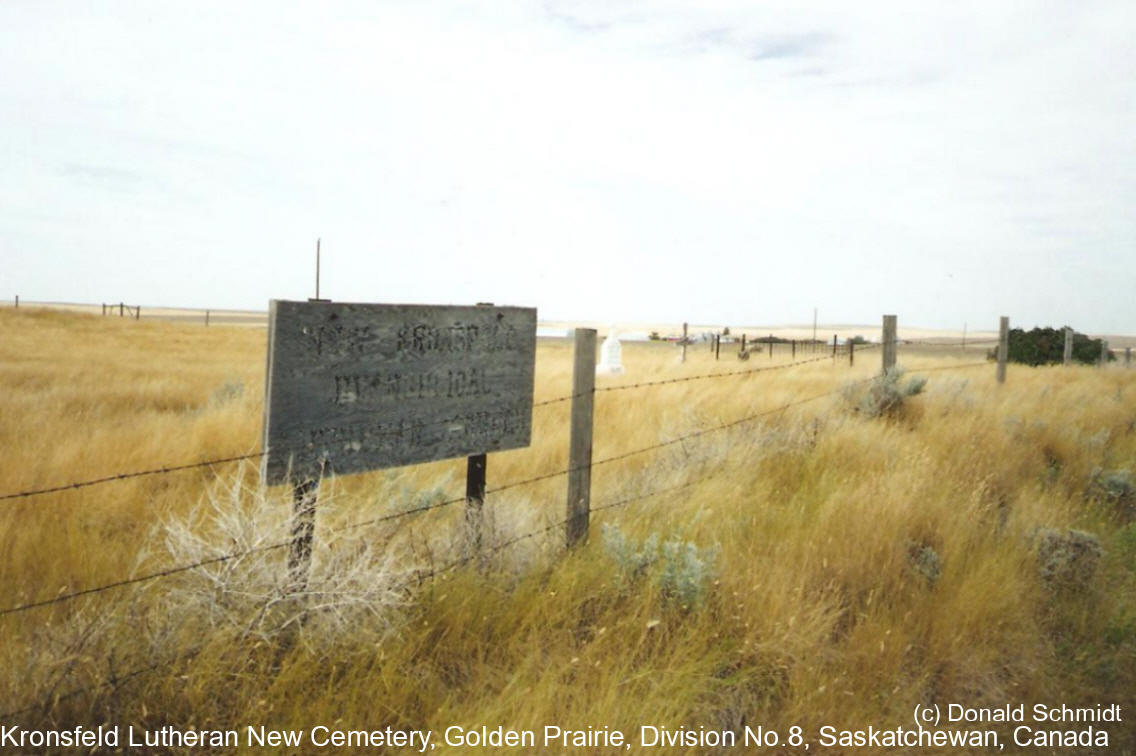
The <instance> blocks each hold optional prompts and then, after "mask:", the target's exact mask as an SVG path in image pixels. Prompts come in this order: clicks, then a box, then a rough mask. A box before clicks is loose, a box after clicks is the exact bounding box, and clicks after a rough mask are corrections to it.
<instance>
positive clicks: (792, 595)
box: [0, 308, 1136, 753]
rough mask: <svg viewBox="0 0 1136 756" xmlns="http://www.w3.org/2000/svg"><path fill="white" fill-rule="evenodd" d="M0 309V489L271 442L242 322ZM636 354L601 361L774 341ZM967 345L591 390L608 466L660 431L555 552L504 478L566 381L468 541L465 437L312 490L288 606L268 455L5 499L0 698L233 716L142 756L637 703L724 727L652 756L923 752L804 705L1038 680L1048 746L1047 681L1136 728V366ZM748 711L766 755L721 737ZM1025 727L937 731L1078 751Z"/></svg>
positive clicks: (646, 363) (165, 714)
mask: <svg viewBox="0 0 1136 756" xmlns="http://www.w3.org/2000/svg"><path fill="white" fill-rule="evenodd" d="M0 328H3V333H4V339H3V340H2V341H0V418H2V420H0V453H2V455H3V464H2V465H0V494H8V493H18V492H24V491H31V490H36V489H42V488H51V487H55V486H59V485H64V484H69V483H73V482H79V481H86V480H90V479H96V478H102V477H105V476H113V475H116V474H118V473H124V472H132V471H146V470H153V469H160V468H163V467H168V466H177V465H188V464H193V463H198V462H202V461H206V460H213V459H222V458H230V457H237V456H242V455H255V453H256V452H258V451H259V445H260V424H261V411H262V406H261V405H262V396H263V391H264V387H263V380H264V363H265V354H264V350H265V332H264V331H263V330H261V329H250V328H242V327H235V326H233V327H227V326H219V327H210V328H203V327H201V326H200V325H188V324H177V323H166V322H159V321H156V320H155V321H147V320H146V319H143V320H141V321H132V320H129V319H125V318H122V319H120V318H101V317H98V316H90V315H84V314H76V313H70V312H60V311H47V310H36V309H34V308H21V309H20V310H18V311H14V310H3V311H0ZM866 335H869V336H872V335H873V334H866ZM778 350H781V347H778ZM571 356H572V355H571V347H570V344H569V343H567V342H560V341H551V340H549V341H541V342H540V343H539V346H538V353H537V370H536V396H535V399H536V402H537V403H540V402H542V401H546V400H552V399H556V398H559V397H563V396H566V395H567V394H569V393H570V380H571ZM623 357H624V364H625V366H626V368H627V373H626V374H625V375H623V376H615V377H600V378H599V379H598V380H597V387H598V388H599V389H607V388H611V387H617V386H620V385H625V384H632V383H639V382H650V381H660V380H666V379H672V378H682V377H688V376H696V375H702V374H706V373H716V372H731V371H745V370H753V369H755V368H760V367H769V366H776V365H783V364H786V363H788V362H789V360H790V358H789V355H788V353H787V350H781V351H778V352H777V353H775V355H774V357H773V358H772V359H771V358H769V357H768V356H767V355H766V354H765V353H760V354H756V355H754V356H753V357H752V358H751V359H750V360H749V361H746V362H740V361H737V360H735V359H734V357H733V353H732V352H731V353H730V354H729V355H727V354H726V349H725V347H723V353H722V359H721V361H717V362H715V361H714V360H713V358H712V355H711V354H710V352H709V349H708V348H707V347H706V345H695V346H692V347H691V348H690V350H689V359H688V361H687V362H686V363H685V364H679V363H678V350H677V348H676V347H675V346H674V345H670V344H664V343H638V344H626V345H624V349H623ZM812 357H814V355H813V354H811V353H810V354H798V355H797V358H798V359H809V358H812ZM984 357H985V352H984V350H983V349H982V348H977V349H969V350H967V351H966V352H965V353H964V352H963V350H960V349H948V348H932V347H902V348H901V349H900V354H899V362H900V365H901V366H902V367H904V368H905V369H906V373H907V374H906V376H905V377H904V380H910V379H911V378H912V377H920V376H921V377H924V378H926V379H927V383H926V386H925V388H924V390H923V391H922V392H921V393H919V394H917V395H914V396H910V397H908V398H906V399H905V400H904V401H903V404H902V406H901V407H899V408H897V409H896V410H895V411H893V412H890V413H886V414H884V415H882V416H879V417H872V416H869V414H870V413H868V412H865V411H863V409H864V407H865V406H866V405H864V404H862V403H858V402H861V400H862V399H863V395H864V393H865V391H866V390H867V387H868V385H869V384H868V383H867V381H869V380H870V379H871V378H872V377H873V375H875V374H876V373H878V372H879V366H880V356H879V350H878V349H865V350H863V351H861V352H858V353H857V355H856V358H857V359H856V364H855V366H854V367H850V366H849V365H848V364H847V359H846V358H841V359H839V360H831V359H821V360H817V361H814V362H811V363H809V364H805V365H801V366H794V367H787V368H785V369H778V370H770V371H763V372H751V373H749V374H744V375H737V376H728V377H715V378H706V379H699V380H690V381H684V382H676V383H671V384H665V385H659V386H652V387H643V388H636V389H629V390H625V391H607V390H601V391H599V392H598V393H597V395H596V427H595V438H594V459H595V460H596V461H602V460H605V459H607V458H610V457H618V456H620V455H623V454H625V453H627V452H630V451H634V450H638V449H644V448H646V447H651V446H654V445H659V444H663V445H661V446H659V447H658V448H656V449H654V450H651V451H647V452H643V453H638V454H633V455H630V456H626V457H624V458H621V459H618V460H616V461H613V462H610V463H603V464H598V465H597V466H596V467H595V468H594V471H593V479H592V485H593V493H592V506H593V509H594V510H595V511H594V512H593V515H592V521H591V529H590V538H589V541H588V543H587V544H586V545H584V546H582V547H579V548H577V549H574V550H573V551H572V552H570V553H568V552H566V551H565V549H564V547H563V539H564V536H563V528H562V527H560V526H559V525H558V523H560V522H561V521H562V520H563V518H564V517H565V487H566V478H565V477H564V476H563V475H560V476H555V477H549V478H546V479H544V480H540V481H537V482H534V483H529V484H525V485H517V486H511V484H513V483H515V482H518V481H524V480H527V479H529V478H534V477H538V476H542V475H545V474H549V473H557V472H560V471H563V470H564V469H565V468H566V467H567V446H568V421H567V419H568V410H569V406H568V402H554V403H549V404H546V405H544V406H538V407H536V408H535V409H534V415H533V443H532V446H531V447H530V448H528V449H523V450H515V451H510V452H503V453H499V454H491V455H490V456H489V461H488V487H489V491H490V492H489V495H488V497H487V501H486V504H485V515H486V521H485V524H484V528H485V533H484V534H483V536H482V544H483V546H485V547H486V548H485V549H484V552H483V553H477V552H474V551H472V550H471V549H472V546H471V543H472V539H471V537H470V533H469V530H468V528H467V527H466V525H465V518H464V515H463V512H462V508H463V505H462V504H461V503H455V504H451V505H446V504H444V502H447V501H450V500H452V499H457V498H460V497H461V496H462V495H463V494H464V483H465V481H464V475H465V462H464V460H450V461H445V462H436V463H431V464H427V465H420V466H415V467H409V468H402V469H396V470H387V471H380V472H375V473H370V474H364V475H356V476H349V477H344V478H342V479H330V480H325V481H323V483H322V485H321V490H320V504H319V510H318V515H317V524H316V547H315V552H314V554H313V560H314V561H313V567H312V574H311V578H310V582H309V591H308V593H307V594H305V595H304V596H303V597H300V598H297V597H295V596H290V595H289V590H288V580H287V574H286V566H285V560H286V556H287V550H286V549H284V548H278V547H276V545H277V544H283V543H286V542H287V540H288V538H289V535H288V534H289V513H290V507H291V502H290V492H288V491H285V490H279V489H269V490H265V489H264V488H263V487H261V486H260V485H259V484H258V481H257V475H258V472H257V461H256V459H255V458H253V459H250V460H247V461H245V462H225V463H218V464H213V465H207V466H200V467H194V468H191V469H187V470H181V471H175V472H168V473H158V474H153V475H145V476H139V477H132V478H128V479H124V480H112V481H109V482H105V483H101V484H98V485H91V486H86V487H80V488H75V489H72V490H63V491H59V492H56V493H50V494H45V495H37V496H30V497H17V498H8V499H4V500H2V501H0V544H2V547H0V639H2V640H0V664H2V671H0V725H3V724H7V725H20V726H22V727H27V728H32V729H36V728H38V729H48V728H55V729H66V728H71V729H72V730H73V729H74V728H75V726H76V725H80V724H81V725H83V726H84V727H97V726H98V725H100V724H104V725H117V726H119V727H120V728H125V727H127V726H133V727H134V728H135V729H136V730H139V731H141V730H147V731H151V732H154V731H158V730H160V728H162V727H165V726H171V727H173V728H176V729H178V730H182V731H184V730H227V729H239V730H240V732H241V738H242V740H241V744H240V745H238V746H236V747H233V746H227V745H218V746H206V747H204V748H189V747H179V746H177V745H173V746H161V747H154V748H153V749H152V752H160V753H167V752H171V753H190V752H193V753H214V752H215V753H232V752H256V753H261V752H274V753H277V752H278V753H294V752H303V753H310V752H328V753H332V752H338V753H346V752H353V749H351V748H341V749H336V748H333V747H331V746H328V747H325V748H320V747H316V746H314V745H310V744H309V745H308V746H306V747H300V748H291V747H288V746H279V747H275V748H272V747H268V748H259V747H252V746H250V745H249V744H248V742H247V741H246V740H245V739H244V738H245V735H244V734H245V728H246V727H248V726H254V727H260V726H264V727H266V728H270V729H271V728H276V729H296V730H304V731H305V732H310V731H311V730H312V728H313V727H316V726H326V727H328V728H330V729H332V730H335V729H339V730H345V731H346V730H351V731H361V730H368V731H377V730H385V729H386V728H388V727H390V728H394V729H401V730H409V729H424V730H429V731H431V732H432V733H433V738H434V742H436V743H438V750H439V751H444V752H452V753H463V752H471V750H473V749H471V748H470V747H468V746H447V745H446V743H445V741H444V737H445V733H446V731H447V728H451V727H459V728H463V729H472V730H475V731H477V730H479V729H480V728H481V727H482V726H485V727H488V728H489V729H490V730H492V729H494V728H497V727H498V726H503V727H504V728H505V729H512V730H532V731H534V732H536V733H537V738H538V740H537V744H536V746H535V747H533V748H527V749H514V751H513V752H549V753H565V752H567V753H600V752H615V751H616V750H621V751H624V752H626V751H625V750H624V749H622V748H620V749H605V748H601V747H595V746H574V745H572V744H571V743H568V744H565V743H564V742H561V741H559V740H557V741H555V742H552V743H545V742H544V741H543V740H541V739H540V738H541V736H542V735H543V734H544V728H545V727H546V726H558V727H561V728H563V729H576V730H588V729H589V728H593V731H595V730H603V729H604V728H607V730H609V731H611V730H620V731H622V732H623V733H625V734H626V735H627V738H628V740H629V741H630V742H631V744H632V746H631V748H630V751H631V752H639V751H641V750H647V749H646V748H645V747H644V746H643V745H641V744H640V737H641V733H642V732H643V731H642V730H641V728H642V727H643V726H653V727H656V728H659V730H658V731H662V729H663V728H667V729H668V730H669V731H671V732H672V733H673V732H675V731H678V732H679V733H680V734H682V733H683V732H685V733H686V734H687V736H689V737H691V738H705V737H710V736H709V735H707V733H723V732H731V733H738V734H739V741H738V744H737V746H736V747H735V748H732V749H731V748H723V749H717V748H713V747H708V746H706V745H701V744H691V743H690V742H689V741H686V742H685V744H683V741H679V743H678V744H675V745H666V746H663V745H660V746H658V747H655V748H653V749H650V750H652V752H661V753H706V752H718V751H719V750H721V751H725V752H738V753H743V752H744V753H750V752H763V753H803V752H805V751H804V750H802V749H803V745H802V746H800V747H798V748H794V747H791V744H790V742H789V738H790V736H791V735H792V734H794V733H795V732H797V731H795V730H793V729H792V728H794V727H799V728H800V733H801V734H802V737H804V738H805V740H806V741H807V742H809V743H810V749H809V751H808V752H810V753H852V752H855V753H885V752H886V753H900V752H906V753H920V752H924V749H920V748H910V747H908V748H879V747H875V746H874V745H871V744H868V745H867V746H865V747H858V748H855V747H851V746H848V745H840V744H839V743H838V744H836V745H829V746H825V745H824V744H823V743H822V742H821V740H820V733H821V732H822V728H824V727H830V728H833V730H832V732H835V733H839V732H840V731H842V730H866V729H867V728H868V727H869V726H873V727H875V728H877V729H885V730H894V729H895V728H897V727H901V726H902V727H903V728H905V729H906V730H910V729H913V728H914V727H915V723H914V722H913V711H914V710H915V709H916V707H917V706H924V707H926V706H933V705H938V706H939V707H943V709H942V710H943V713H944V715H945V714H946V712H947V708H946V707H948V705H949V704H961V705H964V706H967V707H974V708H984V707H985V708H989V709H993V708H995V707H1005V706H1007V705H1010V706H1017V705H1018V704H1024V705H1025V707H1026V711H1027V721H1026V722H1025V723H1024V724H1025V725H1029V726H1031V727H1033V728H1034V729H1035V730H1037V731H1038V732H1041V733H1043V736H1044V734H1045V733H1049V732H1050V731H1060V732H1064V731H1066V730H1083V729H1084V728H1085V727H1086V726H1087V724H1086V723H1083V722H1082V723H1064V724H1057V723H1041V724H1039V723H1034V722H1032V720H1030V718H1029V712H1030V711H1031V709H1032V707H1033V706H1034V705H1035V704H1045V705H1048V706H1060V705H1062V704H1064V705H1067V706H1069V707H1097V706H1101V707H1104V706H1109V705H1113V704H1116V705H1119V706H1120V709H1121V711H1122V712H1123V716H1124V718H1125V721H1123V722H1120V723H1109V722H1102V723H1099V724H1097V725H1095V727H1096V728H1097V730H1098V731H1103V732H1104V733H1105V734H1106V735H1107V737H1108V738H1109V743H1108V746H1107V747H1103V748H1102V747H1099V746H1098V747H1096V750H1091V749H1088V750H1086V749H1081V751H1079V752H1084V753H1088V752H1095V753H1134V752H1136V727H1134V726H1133V725H1132V721H1133V719H1134V718H1136V477H1132V476H1131V474H1132V473H1133V472H1136V370H1124V369H1123V368H1120V367H1116V366H1111V367H1108V368H1105V369H1098V368H1087V367H1071V368H1061V367H1047V368H1026V367H1023V366H1017V365H1010V367H1009V376H1008V379H1007V382H1006V384H1004V385H1001V386H1000V385H998V384H997V383H996V382H995V378H994V367H993V365H992V364H981V365H978V366H975V365H974V364H973V363H975V362H983V360H984ZM782 408H783V409H782ZM743 418H751V419H748V420H743ZM735 421H740V422H735ZM720 426H724V427H720ZM710 429H715V430H710ZM700 431H705V432H701V433H700ZM680 438H681V439H682V440H678V441H676V439H680ZM666 442H673V443H666ZM1126 471H1127V474H1128V475H1129V477H1127V478H1126V477H1125V475H1126ZM1125 481H1127V483H1126V482H1125ZM1126 486H1127V487H1126ZM495 489H504V490H501V491H499V492H497V493H494V490H495ZM425 507H433V508H431V509H430V510H429V511H426V512H423V513H421V514H413V515H409V516H405V517H399V516H396V515H398V514H399V513H400V512H405V511H406V510H409V509H415V508H425ZM384 518H385V519H384ZM376 520H377V522H376ZM1070 529H1072V530H1073V531H1074V532H1073V535H1072V536H1071V535H1070ZM1078 533H1083V534H1088V535H1084V536H1078ZM498 547H499V548H498ZM244 551H248V552H250V553H248V554H246V555H245V556H242V557H239V558H232V559H223V560H217V561H213V562H210V563H208V564H204V565H202V566H200V567H198V568H195V569H187V570H182V571H177V572H172V573H171V574H168V575H165V576H163V577H160V578H156V579H150V580H143V581H140V582H136V583H131V584H128V585H123V586H119V587H114V588H110V589H107V590H101V591H97V592H92V593H89V594H84V595H81V596H78V597H75V598H72V599H66V600H61V601H58V602H56V603H52V604H48V605H45V606H39V607H34V608H29V609H26V610H19V611H6V610H9V609H13V608H16V607H21V606H23V605H26V604H29V603H36V602H39V601H45V600H48V599H51V598H53V597H58V596H63V595H65V594H69V593H74V592H76V591H83V590H86V589H89V588H97V587H100V586H104V585H107V584H111V583H115V582H118V581H122V580H124V579H129V578H133V577H141V576H145V575H148V574H152V573H154V572H157V571H162V570H166V569H167V568H171V567H178V566H180V565H186V564H190V563H195V562H198V561H207V560H211V559H214V560H216V559H217V558H218V557H225V555H228V554H232V553H235V552H244ZM5 714H8V716H3V715H5ZM759 726H760V727H762V728H763V732H768V731H773V732H774V733H777V736H778V737H779V738H780V741H779V742H780V745H777V746H772V747H768V748H765V749H758V748H756V747H754V746H752V745H751V746H745V745H743V744H742V741H741V740H740V737H741V734H744V733H745V732H746V728H747V727H748V728H750V731H756V729H757V728H758V727H759ZM1017 726H1018V723H1013V722H1011V723H1009V724H1006V723H993V724H991V723H977V724H973V723H972V724H967V723H956V724H954V725H949V726H948V725H947V724H946V723H943V724H942V725H940V727H939V728H935V727H933V726H932V727H931V728H930V729H947V728H948V727H950V728H954V729H956V730H957V729H982V730H986V729H990V730H993V731H995V732H996V733H997V737H998V738H999V739H1000V743H1001V744H1002V745H1003V746H1004V752H1006V753H1017V752H1030V753H1050V752H1064V751H1065V750H1066V749H1065V748H1064V747H1063V746H1062V745H1061V743H1060V741H1059V742H1058V744H1057V745H1056V746H1054V745H1050V744H1046V745H1043V746H1041V747H1039V748H1034V747H1026V746H1022V745H1019V744H1018V743H1016V742H1015V739H1014V738H1015V735H1014V730H1015V727H1017ZM680 728H686V729H685V730H680ZM650 732H651V731H648V733H650ZM834 737H837V736H835V735H834ZM1019 737H1031V738H1032V737H1034V736H1033V735H1032V734H1025V735H1022V734H1019ZM4 750H5V749H4V748H3V746H0V751H4ZM17 750H19V749H17ZM27 750H29V751H35V752H39V751H42V750H47V751H50V750H52V749H50V748H45V749H27ZM94 750H95V751H96V752H98V751H99V750H100V749H98V748H95V749H94ZM107 750H111V751H113V750H114V749H107ZM359 750H361V751H365V752H375V753H382V752H402V751H400V750H399V749H396V748H387V747H376V748H366V749H359ZM507 750H509V749H495V748H486V749H482V752H499V751H507ZM60 751H61V752H75V751H73V750H67V749H60ZM934 752H936V753H985V752H991V751H987V750H985V749H984V748H976V747H970V746H947V747H942V748H936V749H934Z"/></svg>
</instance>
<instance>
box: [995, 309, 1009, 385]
mask: <svg viewBox="0 0 1136 756" xmlns="http://www.w3.org/2000/svg"><path fill="white" fill-rule="evenodd" d="M1009 357H1010V318H1009V317H1007V316H1005V315H1003V316H1002V317H1001V319H1000V320H999V321H998V373H997V375H998V383H1005V382H1006V360H1008V359H1009Z"/></svg>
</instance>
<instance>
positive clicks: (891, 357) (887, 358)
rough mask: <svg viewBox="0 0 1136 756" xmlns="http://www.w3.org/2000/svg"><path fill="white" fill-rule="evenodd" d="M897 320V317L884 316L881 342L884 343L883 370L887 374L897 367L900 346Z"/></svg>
mask: <svg viewBox="0 0 1136 756" xmlns="http://www.w3.org/2000/svg"><path fill="white" fill-rule="evenodd" d="M896 320H897V318H896V316H895V315H884V330H883V336H882V338H881V339H880V340H881V341H882V342H883V343H882V345H881V346H883V369H884V372H885V373H886V372H887V371H889V370H891V369H892V368H894V367H895V353H896V349H897V347H898V345H899V342H898V340H897V338H896V333H897V330H898V329H897V328H896Z"/></svg>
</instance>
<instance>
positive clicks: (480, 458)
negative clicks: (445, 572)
mask: <svg viewBox="0 0 1136 756" xmlns="http://www.w3.org/2000/svg"><path fill="white" fill-rule="evenodd" d="M484 504H485V454H471V455H469V457H467V458H466V466H465V523H466V526H467V527H468V528H469V535H470V538H471V540H472V545H473V551H474V553H475V554H479V553H480V552H481V541H482V531H483V530H484V528H483V527H482V508H483V506H484Z"/></svg>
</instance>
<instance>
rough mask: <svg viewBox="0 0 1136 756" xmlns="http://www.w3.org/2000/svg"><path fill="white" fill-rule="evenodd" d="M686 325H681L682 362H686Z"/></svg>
mask: <svg viewBox="0 0 1136 756" xmlns="http://www.w3.org/2000/svg"><path fill="white" fill-rule="evenodd" d="M686 326H687V324H686V323H683V324H682V360H681V361H682V362H686Z"/></svg>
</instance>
